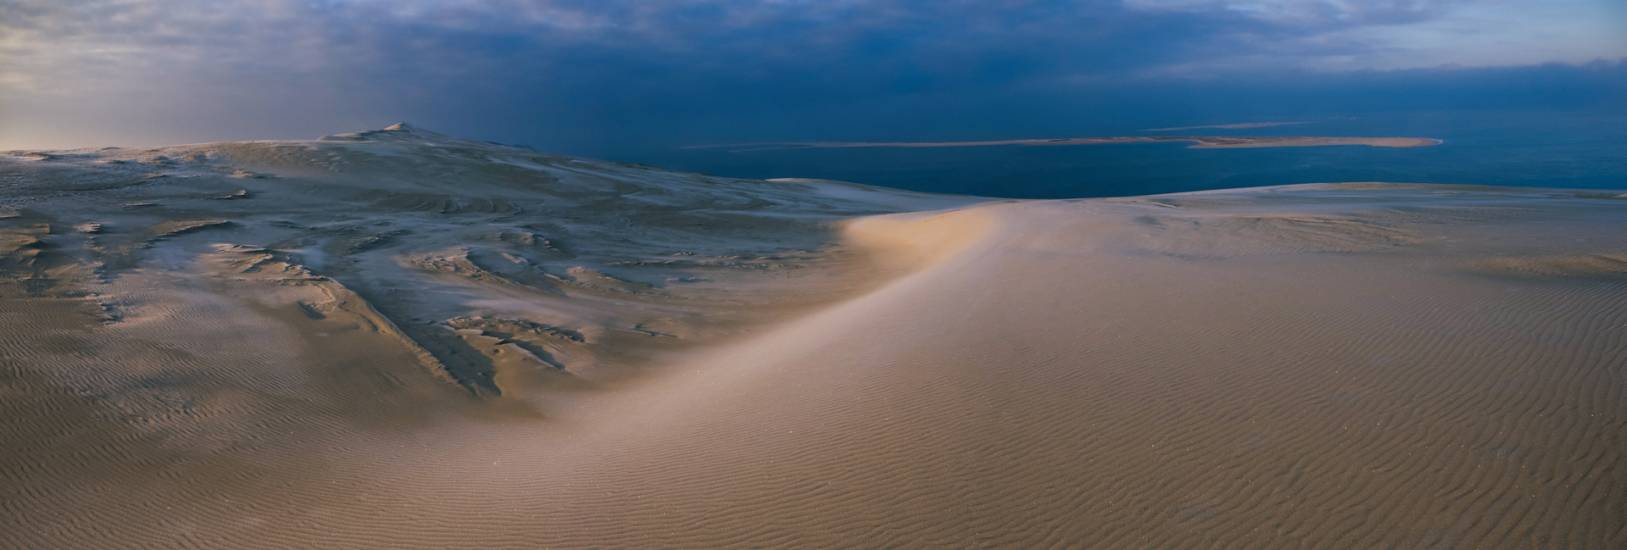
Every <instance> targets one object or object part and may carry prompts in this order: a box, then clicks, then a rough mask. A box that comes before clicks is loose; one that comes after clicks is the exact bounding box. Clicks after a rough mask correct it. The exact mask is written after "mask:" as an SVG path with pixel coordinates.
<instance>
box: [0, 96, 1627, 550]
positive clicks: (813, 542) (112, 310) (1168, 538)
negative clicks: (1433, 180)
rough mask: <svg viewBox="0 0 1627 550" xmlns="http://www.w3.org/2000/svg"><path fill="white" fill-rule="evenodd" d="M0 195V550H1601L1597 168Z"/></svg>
mask: <svg viewBox="0 0 1627 550" xmlns="http://www.w3.org/2000/svg"><path fill="white" fill-rule="evenodd" d="M0 189H3V190H4V193H3V195H0V196H3V197H5V199H4V200H5V202H4V204H3V206H4V208H5V210H3V211H0V231H3V235H0V269H3V271H0V273H3V274H4V276H5V279H4V280H5V281H6V282H5V283H4V284H3V285H0V328H3V330H0V414H3V418H4V419H5V420H4V422H3V423H0V438H3V440H4V441H6V442H7V451H6V452H5V453H4V454H0V497H3V498H0V532H3V533H6V534H7V535H6V537H4V538H0V541H3V542H0V546H6V547H17V548H38V547H76V548H99V547H106V548H111V547H118V548H127V547H177V546H178V547H200V548H218V547H291V546H314V547H351V546H354V547H391V548H399V547H434V548H439V547H538V546H549V547H578V546H646V547H647V546H691V547H715V546H750V547H762V546H777V545H795V546H867V547H869V546H1019V547H1042V546H1081V545H1083V546H1092V547H1134V548H1167V547H1194V548H1198V547H1202V548H1210V547H1228V548H1265V547H1355V548H1367V547H1404V548H1411V547H1577V548H1616V547H1622V546H1623V545H1627V262H1624V261H1623V258H1624V254H1627V231H1624V230H1623V229H1627V202H1623V201H1622V200H1621V199H1620V198H1619V197H1618V196H1617V195H1616V194H1615V193H1614V192H1611V193H1589V192H1572V191H1563V190H1551V189H1550V190H1525V189H1511V188H1490V187H1484V188H1482V187H1468V186H1438V185H1392V184H1378V183H1374V184H1330V185H1303V186H1289V187H1272V188H1259V189H1246V190H1232V191H1217V192H1204V193H1188V194H1179V195H1163V196H1155V197H1140V198H1121V199H1098V200H1068V201H1022V202H1017V201H994V202H981V203H977V202H974V201H973V200H972V199H966V198H956V197H939V196H931V195H918V194H911V193H904V192H899V191H890V190H884V189H877V188H869V187H863V186H856V185H849V184H839V183H833V182H815V181H773V182H761V181H747V180H731V179H724V178H711V177H705V176H699V175H694V174H680V173H671V172H662V171H658V170H653V169H648V168H644V167H637V166H627V165H617V164H612V163H604V162H597V161H583V160H576V159H565V158H560V157H551V156H546V155H539V154H536V153H533V152H530V151H527V150H523V149H517V148H512V147H505V146H498V145H491V144H482V143H476V142H469V141H461V140H454V139H451V138H446V137H444V136H439V135H436V134H433V133H429V132H424V131H422V130H415V129H411V128H405V127H399V128H394V129H391V130H388V131H377V132H366V133H361V134H351V135H346V136H337V137H335V138H332V139H328V140H324V141H313V142H250V143H234V144H211V145H197V146H182V147H175V148H165V149H158V150H123V149H120V150H101V151H77V152H52V153H50V154H49V155H25V154H13V155H11V156H10V157H7V158H5V159H3V160H0ZM240 190H241V191H242V192H241V193H239V191H240Z"/></svg>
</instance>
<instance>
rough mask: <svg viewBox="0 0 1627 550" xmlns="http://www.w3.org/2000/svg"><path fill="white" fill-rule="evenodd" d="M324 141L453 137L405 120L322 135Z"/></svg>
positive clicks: (431, 139)
mask: <svg viewBox="0 0 1627 550" xmlns="http://www.w3.org/2000/svg"><path fill="white" fill-rule="evenodd" d="M322 139H323V140H324V141H377V140H420V141H425V140H427V141H451V140H454V139H455V138H452V137H451V136H448V135H446V134H442V133H440V132H434V131H431V130H426V129H424V128H422V127H419V126H414V125H412V124H409V123H406V122H397V123H395V124H391V125H389V126H385V127H383V128H380V129H377V130H363V131H359V132H345V133H341V134H333V135H329V136H323V137H322Z"/></svg>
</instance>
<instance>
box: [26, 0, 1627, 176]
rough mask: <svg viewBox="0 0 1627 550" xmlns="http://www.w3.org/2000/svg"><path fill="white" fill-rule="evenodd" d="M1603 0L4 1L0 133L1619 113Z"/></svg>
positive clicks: (562, 132)
mask: <svg viewBox="0 0 1627 550" xmlns="http://www.w3.org/2000/svg"><path fill="white" fill-rule="evenodd" d="M1624 57H1627V4H1624V3H1622V2H1620V1H1618V0H1552V1H1540V2H1539V1H1528V2H1520V1H1500V0H1489V1H1452V0H1441V1H1429V0H1413V1H1406V0H1391V1H1385V0H1379V1H1356V0H1312V1H1289V0H1123V1H1118V0H1114V1H1089V0H1084V1H1074V2H1059V1H1044V0H983V1H962V0H940V1H907V0H828V1H799V0H765V1H760V2H745V1H725V0H667V1H643V2H634V1H628V0H595V1H576V0H559V1H531V2H521V1H505V0H445V1H429V0H349V1H346V0H262V1H254V2H227V1H206V0H175V1H156V0H154V1H140V0H87V1H75V0H0V149H4V148H19V147H66V146H96V145H148V144H162V143H176V142H197V141H211V140H220V139H251V138H302V137H314V136H318V135H322V134H326V133H333V132H338V131H346V130H353V129H359V128H370V127H380V126H383V125H385V124H388V123H390V122H393V121H396V120H409V121H412V122H414V123H417V124H419V125H422V126H426V127H430V128H434V129H437V130H441V131H443V132H448V133H453V134H459V135H465V136H471V137H479V138H484V139H492V140H497V141H504V142H515V143H526V144H531V145H534V146H536V147H538V148H541V149H546V150H553V151H560V152H567V153H577V154H587V155H599V156H611V157H627V156H633V157H636V156H637V151H640V150H650V149H652V148H653V149H659V148H670V147H673V146H678V145H686V144H697V143H713V142H744V141H761V140H793V141H800V140H821V139H946V138H999V137H1022V136H1050V135H1078V134H1089V133H1100V132H1112V131H1123V130H1129V129H1135V128H1144V127H1148V126H1168V125H1178V124H1188V123H1195V122H1233V121H1240V120H1251V119H1260V118H1272V119H1275V118H1289V117H1298V116H1329V115H1341V114H1353V113H1362V112H1370V111H1395V110H1407V109H1507V110H1543V109H1566V110H1576V109H1607V110H1614V111H1617V112H1619V111H1621V110H1623V109H1627V64H1624V62H1623V61H1622V59H1623V58H1624Z"/></svg>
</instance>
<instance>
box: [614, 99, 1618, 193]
mask: <svg viewBox="0 0 1627 550" xmlns="http://www.w3.org/2000/svg"><path fill="white" fill-rule="evenodd" d="M1301 120H1312V122H1310V123H1306V124H1297V125H1291V126H1277V127H1268V128H1253V129H1193V130H1183V131H1179V132H1160V133H1153V132H1141V131H1138V130H1136V129H1098V131H1080V132H1074V133H1070V134H1068V135H1038V136H1031V135H1021V136H966V137H965V139H1010V138H1051V137H1072V136H1106V135H1237V136H1268V135H1285V136H1297V135H1303V136H1412V137H1432V138H1440V139H1443V140H1445V142H1444V143H1442V144H1441V145H1438V146H1434V147H1422V148H1411V149H1386V148H1374V147H1362V146H1337V147H1299V148H1263V149H1190V148H1188V147H1187V145H1186V144H1181V143H1149V144H1111V145H1078V146H1046V147H1034V146H996V147H945V148H919V149H903V148H873V149H812V148H805V149H769V150H751V151H731V150H728V149H673V150H668V151H662V152H656V153H651V154H647V155H642V156H643V157H644V158H639V159H630V160H637V161H640V162H645V163H649V164H655V165H659V166H662V167H666V168H673V169H680V170H690V171H695V172H703V173H707V174H714V175H721V176H734V177H747V178H776V177H800V178H822V179H835V180H843V181H852V182H858V183H868V184H874V185H884V186H890V187H898V188H903V189H910V190H916V191H929V192H939V193H956V194H968V195H982V196H990V197H1010V198H1073V197H1104V196H1129V195H1146V194H1155V193H1171V192H1180V191H1196V190H1204V189H1222V188H1234V187H1253V186H1262V185H1280V184H1290V183H1314V182H1332V181H1389V182H1424V183H1466V184H1488V185H1512V186H1533V187H1565V188H1606V189H1621V188H1627V113H1598V112H1541V113H1537V112H1527V113H1506V112H1496V113H1493V112H1409V113H1390V114H1379V115H1361V116H1354V117H1329V118H1322V119H1301ZM1205 122H1215V121H1205ZM1220 122H1249V121H1248V120H1235V121H1220ZM1196 123H1200V122H1197V121H1193V122H1189V123H1178V124H1177V123H1172V124H1169V125H1170V126H1180V125H1190V124H1196Z"/></svg>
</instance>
